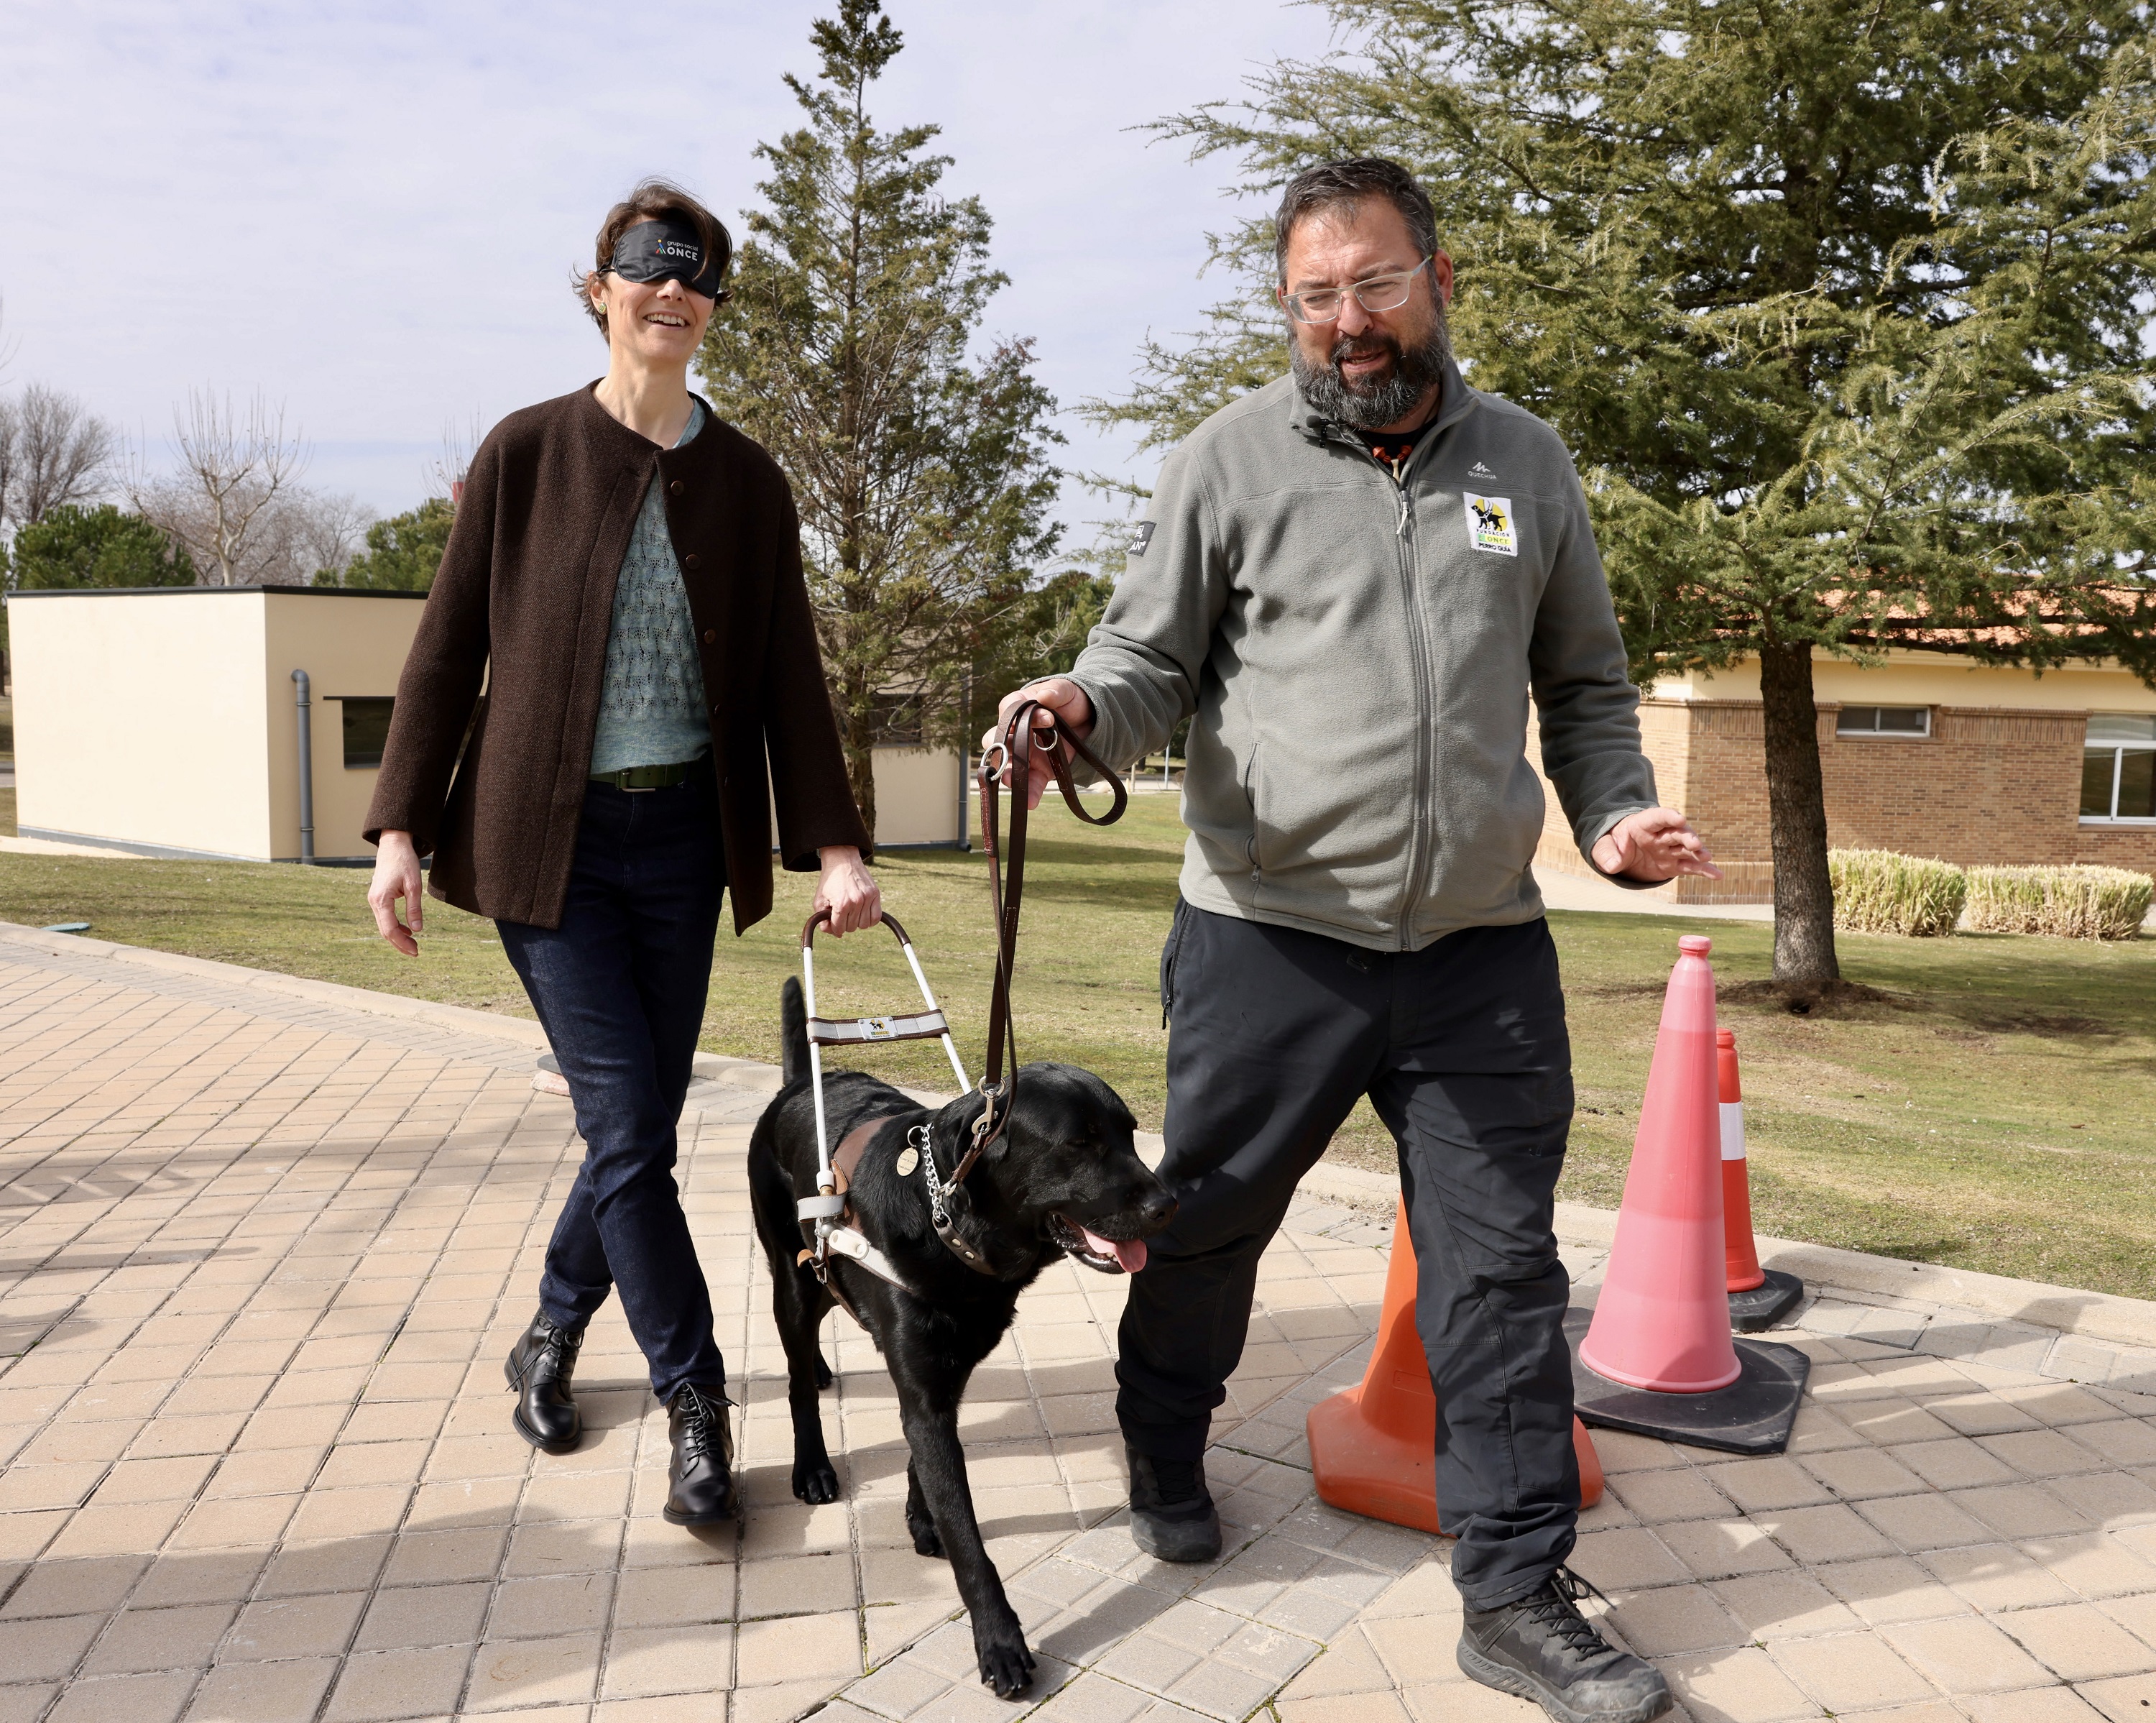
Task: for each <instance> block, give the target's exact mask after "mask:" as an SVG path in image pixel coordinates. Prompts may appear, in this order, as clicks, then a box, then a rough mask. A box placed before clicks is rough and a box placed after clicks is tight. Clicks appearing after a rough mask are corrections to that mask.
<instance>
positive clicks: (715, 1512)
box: [662, 1382, 734, 1525]
mask: <svg viewBox="0 0 2156 1723" xmlns="http://www.w3.org/2000/svg"><path fill="white" fill-rule="evenodd" d="M726 1404H727V1402H726V1395H725V1393H724V1392H723V1391H721V1390H718V1389H716V1388H700V1387H698V1386H696V1384H695V1383H694V1382H685V1383H683V1384H682V1385H681V1386H680V1387H679V1388H676V1389H675V1391H674V1397H673V1398H672V1399H671V1400H670V1401H668V1402H666V1433H667V1435H668V1436H669V1437H670V1438H671V1439H672V1441H673V1443H674V1458H673V1460H672V1461H671V1463H670V1464H669V1465H668V1466H667V1468H666V1480H667V1482H668V1484H670V1485H671V1486H672V1487H671V1488H670V1489H669V1490H668V1492H667V1494H666V1506H665V1509H664V1510H662V1511H663V1512H664V1513H665V1515H666V1518H667V1520H668V1521H669V1523H670V1524H672V1525H710V1524H711V1521H713V1520H730V1519H731V1518H732V1517H733V1511H734V1432H733V1426H732V1424H731V1422H728V1420H727V1417H726Z"/></svg>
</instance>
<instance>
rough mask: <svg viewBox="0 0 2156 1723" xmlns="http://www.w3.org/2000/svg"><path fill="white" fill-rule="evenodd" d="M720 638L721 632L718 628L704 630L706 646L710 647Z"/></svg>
mask: <svg viewBox="0 0 2156 1723" xmlns="http://www.w3.org/2000/svg"><path fill="white" fill-rule="evenodd" d="M718 637H719V631H718V630H716V628H707V629H706V630H704V644H705V645H707V646H708V645H711V642H712V641H713V640H716V639H718Z"/></svg>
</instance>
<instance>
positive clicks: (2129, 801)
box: [2082, 715, 2156, 824]
mask: <svg viewBox="0 0 2156 1723" xmlns="http://www.w3.org/2000/svg"><path fill="white" fill-rule="evenodd" d="M2091 820H2105V821H2111V820H2156V717H2138V716H2136V717H2127V716H2123V715H2118V716H2098V717H2092V718H2091V719H2090V720H2089V721H2088V740H2087V742H2086V743H2084V744H2083V745H2082V822H2083V823H2084V824H2087V822H2089V821H2091Z"/></svg>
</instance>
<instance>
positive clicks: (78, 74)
mask: <svg viewBox="0 0 2156 1723" xmlns="http://www.w3.org/2000/svg"><path fill="white" fill-rule="evenodd" d="M830 9H831V8H830V6H829V5H828V4H821V3H814V0H793V3H788V4H783V5H771V6H762V7H754V6H747V5H742V4H739V3H729V4H721V5H706V6H671V7H669V6H638V7H598V8H595V7H574V6H569V5H566V4H562V3H558V0H536V3H534V0H520V3H518V4H516V5H514V6H511V5H508V4H500V3H493V0H459V3H453V4H449V5H441V6H429V7H418V6H400V5H377V6H352V5H307V6H295V5H247V4H238V3H224V4H209V3H193V0H188V3H181V4H172V3H162V4H160V3H139V0H138V3H117V0H106V3H100V0H86V3H76V4H73V5H69V6H65V7H27V6H24V7H13V8H8V9H7V11H6V13H5V14H4V15H0V160H4V161H5V162H8V164H9V171H8V172H7V173H6V174H5V175H4V176H0V296H4V298H5V319H6V321H5V332H6V334H7V335H8V337H12V338H13V340H14V341H15V342H16V343H17V344H18V350H17V352H16V354H15V357H14V362H13V366H12V367H11V368H10V374H9V375H8V378H6V379H5V380H6V382H7V383H10V384H18V383H23V382H25V381H29V380H33V379H35V380H39V381H44V382H48V383H53V384H55V385H57V386H59V387H62V388H67V389H69V390H72V391H74V393H78V394H80V395H82V396H84V397H85V398H86V399H88V400H89V401H90V403H91V404H93V405H94V406H95V408H96V409H98V410H99V411H100V412H101V413H103V414H105V415H107V416H108V417H110V418H112V419H116V420H118V421H120V422H121V424H123V425H124V426H125V427H126V429H129V430H130V431H131V432H134V433H136V434H138V435H143V436H145V437H146V440H147V443H148V445H149V450H150V452H151V456H152V458H153V459H157V458H160V457H161V456H162V440H163V437H164V435H165V433H166V431H167V428H168V426H169V424H170V419H171V410H172V404H173V403H174V402H175V401H177V400H178V399H181V398H182V396H183V395H184V394H185V393H186V392H187V388H189V386H190V385H194V384H201V383H213V384H214V385H216V386H217V387H218V388H228V389H230V390H232V391H233V392H234V393H236V394H242V395H244V394H245V393H249V392H251V391H253V390H254V389H256V388H259V389H261V390H263V391H264V393H267V394H269V396H271V397H272V398H273V399H274V398H282V399H285V401H286V402H287V403H288V404H289V409H290V418H291V419H292V420H293V421H295V422H296V423H298V424H300V425H302V426H303V427H304V428H305V431H306V433H307V435H309V437H310V438H311V440H313V441H314V443H315V445H316V458H315V462H314V465H313V468H312V471H311V474H310V479H311V482H314V483H316V484H318V485H323V486H327V487H329V488H332V489H340V490H352V491H357V492H358V493H359V494H360V496H362V498H363V499H364V500H365V501H368V502H370V503H372V505H374V506H375V507H377V508H380V509H382V510H384V511H389V510H393V509H398V508H403V507H409V506H410V505H411V503H412V502H413V501H415V500H416V498H417V497H418V494H419V486H420V474H421V469H422V467H423V465H424V463H425V462H426V460H428V459H429V457H430V456H431V455H433V454H434V452H435V450H437V448H438V446H439V442H440V439H441V435H442V432H443V429H444V427H445V426H446V425H448V424H450V423H452V422H459V423H460V422H462V421H464V420H466V419H469V418H470V416H471V415H472V414H473V413H475V412H477V413H478V414H480V416H481V417H482V418H483V419H485V420H486V421H487V422H489V423H491V422H492V420H493V419H495V418H497V417H499V416H500V414H503V413H505V412H506V411H508V410H510V409H512V408H514V407H516V406H519V405H521V404H525V403H526V402H529V401H533V400H537V399H543V398H545V397H547V396H548V395H552V394H558V393H562V392H564V391H565V390H567V389H568V388H574V387H576V386H577V384H579V383H583V382H585V381H586V380H588V378H591V377H593V376H594V375H596V374H597V373H598V371H599V370H600V369H601V368H602V367H603V348H602V347H601V346H600V343H599V341H598V337H597V335H596V333H595V332H593V330H592V329H591V327H590V326H589V325H588V324H587V323H585V322H584V321H583V319H582V318H581V317H579V316H578V315H577V311H576V307H575V306H574V304H573V303H572V301H571V299H570V297H569V294H568V290H567V287H566V285H564V284H565V282H566V280H567V276H568V273H569V270H570V269H571V268H572V265H575V264H577V262H578V261H579V260H581V258H582V256H583V254H584V253H585V252H586V250H587V248H588V246H589V245H590V244H591V234H592V232H593V229H594V228H595V227H596V225H597V224H598V218H599V215H600V213H602V212H603V210H604V208H605V207H606V205H607V204H608V203H609V202H611V201H612V200H613V198H616V197H618V196H619V194H620V193H621V192H622V190H623V189H624V188H626V186H627V185H628V184H629V183H631V182H632V181H634V179H635V178H636V177H638V176H639V175H640V174H643V173H645V172H665V173H668V174H670V175H673V176H675V177H679V178H680V179H681V180H682V181H683V182H685V183H687V184H689V185H690V186H691V187H693V188H696V189H697V190H699V191H700V192H701V193H702V194H703V195H705V196H706V198H709V199H710V200H711V202H712V203H713V204H714V205H715V207H717V208H720V209H721V212H722V213H726V214H727V215H728V216H729V217H730V218H731V216H732V214H733V213H735V212H737V210H739V209H740V208H742V207H743V206H745V205H746V204H747V203H750V202H751V201H752V198H753V193H752V183H753V182H754V180H755V179H756V178H757V177H759V176H758V174H757V171H756V164H755V163H754V162H753V161H752V150H753V148H754V147H755V145H756V143H757V141H758V140H759V139H766V138H772V137H775V136H777V135H778V133H779V132H780V131H783V130H784V129H786V128H787V127H788V126H791V125H793V123H794V118H795V110H794V108H793V103H792V99H791V97H790V96H789V95H788V92H787V91H786V90H785V89H784V87H783V85H782V84H781V83H780V81H779V75H780V74H781V73H782V72H783V71H793V72H796V73H798V74H804V75H805V74H808V73H811V72H813V71H814V69H815V68H814V56H813V54H811V52H810V49H809V47H808V26H809V23H810V22H811V20H812V19H813V18H815V17H817V16H819V15H821V14H824V13H828V12H829V10H830ZM892 15H893V17H894V19H895V21H896V23H897V24H898V26H899V28H901V30H903V31H904V32H905V33H906V42H907V47H906V52H905V53H904V54H901V56H900V57H899V59H897V61H896V62H895V63H894V64H893V65H892V67H891V70H890V72H889V74H888V75H886V76H885V78H884V80H882V81H881V83H880V85H877V86H876V88H875V92H874V97H875V111H876V113H877V116H878V117H879V119H880V121H883V122H884V123H885V125H898V124H909V123H913V122H916V121H934V122H937V123H939V124H941V125H942V126H943V128H944V137H943V140H942V144H943V147H945V148H946V149H947V152H948V153H950V154H951V155H952V156H953V157H956V166H955V167H954V168H953V170H952V173H951V175H950V177H949V180H948V182H947V183H948V184H949V185H950V186H951V188H952V189H953V190H954V191H957V192H959V193H968V192H971V193H978V194H979V195H980V196H981V197H982V198H983V201H984V203H986V204H987V206H988V211H989V213H990V214H991V215H992V216H993V218H994V219H995V221H996V225H997V232H996V246H995V251H996V257H997V260H998V264H999V265H1001V266H1002V267H1003V268H1004V270H1006V271H1007V272H1008V273H1009V275H1010V276H1011V278H1012V285H1011V287H1010V289H1009V291H1007V292H1006V293H1004V295H1003V296H1001V297H1000V298H999V299H998V301H996V302H995V304H994V306H993V308H992V311H991V316H990V326H991V328H992V330H993V332H998V333H1014V334H1023V335H1030V336H1032V337H1034V338H1035V339H1036V341H1037V342H1038V343H1039V354H1040V360H1041V370H1042V374H1043V376H1044V378H1045V381H1046V382H1047V383H1048V384H1049V386H1050V388H1051V389H1052V390H1053V391H1054V392H1055V393H1056V394H1057V395H1058V396H1059V397H1060V399H1063V400H1064V401H1065V402H1066V403H1068V402H1070V401H1072V400H1075V399H1077V398H1079V397H1081V396H1085V395H1090V394H1099V393H1116V392H1117V391H1118V390H1120V389H1121V388H1122V387H1123V385H1124V384H1125V383H1126V382H1127V378H1128V376H1129V372H1130V364H1131V359H1132V354H1133V352H1135V350H1136V348H1137V345H1138V342H1139V341H1140V340H1141V338H1142V337H1143V335H1144V334H1145V332H1146V331H1147V329H1148V328H1151V329H1153V330H1158V331H1163V332H1166V331H1171V330H1176V329H1183V328H1188V327H1192V325H1193V320H1194V318H1195V316H1196V314H1197V312H1198V311H1199V308H1200V307H1201V306H1204V304H1206V303H1207V302H1208V301H1209V299H1210V298H1211V297H1213V296H1214V294H1215V292H1216V290H1217V287H1218V285H1219V284H1218V283H1215V282H1204V281H1200V280H1198V279H1197V271H1198V270H1199V265H1200V264H1201V263H1202V261H1203V259H1204V237H1203V236H1204V231H1205V229H1206V228H1207V227H1208V226H1216V227H1217V226H1219V225H1221V224H1224V222H1225V221H1226V220H1227V219H1229V208H1228V206H1226V205H1224V203H1222V202H1221V201H1220V198H1219V191H1218V187H1219V184H1220V183H1221V182H1222V181H1223V180H1224V177H1226V174H1227V172H1229V167H1228V164H1225V163H1223V162H1205V163H1199V164H1196V165H1194V166H1193V165H1192V164H1189V163H1188V162H1186V161H1185V159H1184V157H1183V153H1182V152H1181V150H1180V149H1179V148H1178V147H1176V146H1173V145H1168V144H1152V143H1149V142H1148V141H1147V138H1146V137H1145V136H1143V135H1142V134H1140V133H1138V132H1137V131H1134V130H1132V128H1135V127H1138V126H1143V125H1145V124H1146V123H1147V121H1152V120H1153V119H1156V118H1158V117H1159V116H1162V115H1163V114H1166V113H1168V112H1171V111H1175V110H1178V109H1180V108H1183V107H1187V106H1188V105H1192V104H1193V103H1196V102H1199V101H1204V100H1213V99H1217V98H1219V97H1224V96H1229V95H1234V94H1235V90H1236V89H1237V86H1238V82H1239V80H1240V79H1241V78H1243V77H1244V76H1245V75H1247V74H1248V73H1249V72H1250V70H1251V69H1253V68H1254V66H1255V65H1256V64H1261V63H1264V62H1265V61H1268V60H1270V59H1273V58H1274V57H1276V55H1279V54H1312V53H1315V52H1317V51H1319V50H1320V49H1322V48H1323V46H1324V45H1325V42H1326V27H1325V21H1324V18H1323V16H1322V13H1320V12H1318V11H1317V10H1316V9H1315V8H1310V7H1287V8H1280V7H1276V6H1273V5H1270V4H1265V3H1255V4H1254V3H1250V0H1243V3H1240V4H1236V3H1224V0H1152V3H1149V4H1147V5H1146V6H1143V7H1135V6H1099V5H1092V6H1088V5H1083V4H1075V3H1064V4H1054V3H1045V0H1005V3H1000V4H991V3H988V0H920V3H912V0H895V3H894V5H893V7H892ZM1065 429H1067V430H1068V432H1069V434H1070V436H1071V440H1072V447H1071V450H1070V455H1069V460H1070V464H1071V465H1075V466H1081V467H1085V466H1100V465H1117V466H1120V465H1123V464H1124V457H1125V455H1126V453H1127V450H1126V448H1125V446H1124V445H1122V444H1120V443H1117V442H1114V441H1111V442H1106V443H1104V442H1102V441H1101V440H1098V439H1096V438H1095V437H1094V436H1093V435H1092V434H1091V432H1089V431H1087V430H1086V429H1085V428H1084V427H1082V426H1080V425H1078V424H1075V421H1069V422H1066V426H1065ZM1085 509H1086V503H1085V502H1084V501H1080V500H1075V499H1074V500H1073V502H1072V505H1071V507H1070V509H1069V510H1068V511H1067V512H1071V513H1073V514H1074V515H1075V514H1082V513H1083V512H1085Z"/></svg>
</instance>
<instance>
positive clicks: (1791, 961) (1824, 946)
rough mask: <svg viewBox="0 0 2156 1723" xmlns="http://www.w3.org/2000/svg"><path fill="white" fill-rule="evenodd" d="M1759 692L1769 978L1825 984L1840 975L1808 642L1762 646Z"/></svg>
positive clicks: (1816, 718)
mask: <svg viewBox="0 0 2156 1723" xmlns="http://www.w3.org/2000/svg"><path fill="white" fill-rule="evenodd" d="M1759 694H1760V697H1761V700H1762V701H1763V703H1764V705H1765V707H1766V732H1767V819H1768V841H1769V845H1770V847H1771V849H1772V851H1773V854H1774V979H1775V980H1777V981H1780V982H1784V983H1786V984H1789V985H1794V986H1798V987H1825V986H1829V985H1832V984H1833V983H1834V982H1835V981H1838V980H1840V979H1841V965H1840V963H1839V962H1838V961H1837V960H1836V959H1835V954H1834V887H1833V883H1832V882H1831V881H1830V879H1829V877H1828V875H1827V867H1826V790H1825V784H1824V783H1823V782H1822V780H1821V779H1820V751H1819V708H1818V707H1817V706H1816V705H1815V704H1814V703H1813V700H1812V655H1811V648H1810V647H1809V646H1808V645H1794V646H1792V645H1767V646H1765V647H1764V648H1763V650H1762V651H1761V652H1760V654H1759Z"/></svg>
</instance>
